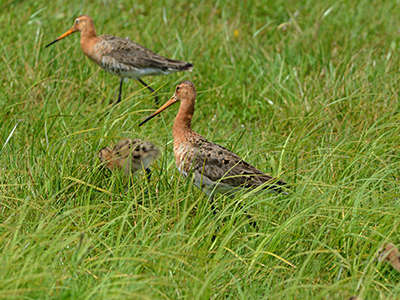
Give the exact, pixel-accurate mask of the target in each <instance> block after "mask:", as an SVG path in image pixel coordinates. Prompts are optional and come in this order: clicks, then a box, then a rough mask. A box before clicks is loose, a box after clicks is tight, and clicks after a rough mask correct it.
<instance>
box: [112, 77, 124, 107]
mask: <svg viewBox="0 0 400 300" xmlns="http://www.w3.org/2000/svg"><path fill="white" fill-rule="evenodd" d="M123 83H124V78H123V77H121V80H120V82H119V93H118V99H117V102H115V103H114V105H117V104H118V103H120V102H121V95H122V84H123Z"/></svg>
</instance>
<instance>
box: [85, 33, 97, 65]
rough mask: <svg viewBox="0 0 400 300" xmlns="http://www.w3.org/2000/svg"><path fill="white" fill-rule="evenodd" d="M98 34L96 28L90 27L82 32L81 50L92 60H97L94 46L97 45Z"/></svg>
mask: <svg viewBox="0 0 400 300" xmlns="http://www.w3.org/2000/svg"><path fill="white" fill-rule="evenodd" d="M97 39H98V37H97V34H96V30H95V29H94V26H89V27H87V28H85V30H83V31H82V32H81V48H82V51H83V53H85V55H86V56H88V57H89V58H90V59H92V60H95V53H94V46H95V44H96V43H97Z"/></svg>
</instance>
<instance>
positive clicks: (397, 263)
mask: <svg viewBox="0 0 400 300" xmlns="http://www.w3.org/2000/svg"><path fill="white" fill-rule="evenodd" d="M378 260H379V261H384V262H388V263H390V264H391V265H392V267H393V268H395V269H396V270H397V271H399V272H400V252H399V250H398V249H397V248H396V246H395V245H393V244H392V243H387V244H386V245H383V246H382V247H381V249H380V251H379V256H378Z"/></svg>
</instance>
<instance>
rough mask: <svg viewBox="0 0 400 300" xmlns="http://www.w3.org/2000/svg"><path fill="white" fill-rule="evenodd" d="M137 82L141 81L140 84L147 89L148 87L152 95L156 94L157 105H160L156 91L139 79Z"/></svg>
mask: <svg viewBox="0 0 400 300" xmlns="http://www.w3.org/2000/svg"><path fill="white" fill-rule="evenodd" d="M137 80H139V82H140V83H141V84H143V85H144V86H145V87H147V88H148V89H149V90H150V92H151V93H154V98H155V100H156V105H158V96H157V95H156V94H155V92H156V91H155V90H154V89H153V88H152V87H151V86H149V85H148V84H147V83H146V82H144V81H143V80H142V79H140V78H138V79H137Z"/></svg>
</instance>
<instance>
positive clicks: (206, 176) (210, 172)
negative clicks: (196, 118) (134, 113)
mask: <svg viewBox="0 0 400 300" xmlns="http://www.w3.org/2000/svg"><path fill="white" fill-rule="evenodd" d="M196 96H197V93H196V88H195V86H194V84H193V83H192V82H190V81H183V82H181V83H180V84H178V86H177V87H176V90H175V94H174V95H173V96H172V97H171V99H170V100H169V101H168V102H166V103H165V104H164V105H163V106H162V107H160V108H159V109H158V110H157V111H156V112H154V113H153V114H152V115H150V116H149V117H148V118H146V119H145V120H144V121H143V122H142V123H140V125H139V126H141V125H143V124H144V123H146V122H147V121H149V120H150V119H152V118H153V117H154V116H156V115H158V114H159V113H160V112H162V111H163V110H165V109H166V108H168V107H169V106H171V105H172V104H174V103H176V102H178V101H181V105H180V108H179V111H178V114H177V115H176V118H175V122H174V126H173V136H174V154H175V163H176V166H177V168H178V170H179V171H180V173H181V174H182V175H183V176H185V177H188V174H189V173H191V172H192V173H193V174H194V184H195V185H196V186H197V187H199V188H201V189H202V190H203V191H204V192H205V193H206V194H207V195H208V196H209V197H210V200H211V204H212V206H213V200H214V193H216V192H217V193H222V194H227V195H228V196H230V197H234V196H235V194H236V193H238V192H239V191H240V190H241V189H247V190H253V189H255V188H257V187H260V190H268V191H270V192H278V193H284V192H283V190H282V186H284V185H286V183H285V182H284V181H282V180H277V179H275V178H273V177H271V176H268V175H267V174H264V173H263V172H261V171H260V170H258V169H256V168H255V167H253V166H252V165H250V164H248V163H247V162H245V161H244V160H243V159H241V158H240V157H239V156H237V155H236V154H235V153H233V152H231V151H229V150H227V149H225V148H224V147H222V146H220V145H218V144H215V143H213V142H210V141H207V140H206V139H205V138H204V137H203V136H201V135H200V134H198V133H196V132H194V131H193V130H192V126H191V122H192V117H193V113H194V106H195V102H196Z"/></svg>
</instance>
